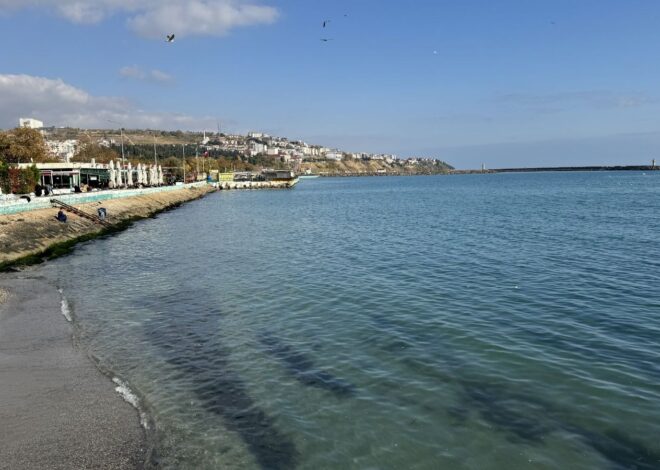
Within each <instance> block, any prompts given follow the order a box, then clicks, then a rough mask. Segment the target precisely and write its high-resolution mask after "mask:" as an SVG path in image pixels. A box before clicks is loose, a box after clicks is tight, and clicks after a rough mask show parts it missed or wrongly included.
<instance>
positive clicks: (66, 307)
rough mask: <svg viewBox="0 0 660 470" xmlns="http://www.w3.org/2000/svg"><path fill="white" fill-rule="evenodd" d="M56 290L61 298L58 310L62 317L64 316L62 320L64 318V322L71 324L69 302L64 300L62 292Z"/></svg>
mask: <svg viewBox="0 0 660 470" xmlns="http://www.w3.org/2000/svg"><path fill="white" fill-rule="evenodd" d="M57 290H58V291H59V293H60V296H61V298H62V300H61V308H60V310H61V312H62V315H64V318H66V320H67V321H68V322H71V321H72V320H71V309H70V308H69V302H68V301H67V300H66V297H64V291H62V289H57Z"/></svg>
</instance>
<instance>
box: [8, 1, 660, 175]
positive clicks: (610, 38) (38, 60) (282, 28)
mask: <svg viewBox="0 0 660 470" xmlns="http://www.w3.org/2000/svg"><path fill="white" fill-rule="evenodd" d="M324 20H330V22H329V23H328V24H327V27H326V28H322V26H321V23H322V22H323V21H324ZM170 32H174V33H175V34H177V39H176V40H175V42H174V43H172V44H167V43H166V42H165V41H164V36H165V34H168V33H170ZM321 38H329V39H331V40H330V41H328V42H322V41H320V39H321ZM0 44H2V46H0V54H1V57H2V60H0V103H1V102H4V103H5V104H4V105H0V127H4V128H7V127H10V126H14V125H15V123H16V122H17V119H18V117H21V116H25V115H30V116H32V117H36V118H42V119H43V120H44V121H45V122H46V123H47V124H50V125H75V126H83V127H85V126H87V127H99V126H101V127H116V126H115V125H114V124H111V123H109V122H108V121H121V122H122V123H124V125H125V126H126V127H158V128H167V129H176V128H182V129H198V130H202V129H204V128H206V129H209V130H214V129H215V127H216V124H215V123H216V121H219V122H220V124H221V127H222V129H223V131H228V132H241V133H244V132H247V131H250V130H256V131H264V132H268V133H272V134H275V135H282V136H287V137H290V138H300V139H304V140H306V141H308V142H310V143H316V144H322V145H327V146H332V147H339V148H342V149H344V150H348V151H367V152H383V153H396V154H398V155H400V156H410V155H427V156H433V157H437V158H441V159H443V160H445V161H448V162H449V163H451V164H453V165H454V166H456V167H458V168H476V167H479V166H480V165H481V163H484V164H485V165H486V166H487V167H489V168H496V167H506V166H556V165H590V164H647V163H649V162H650V160H651V158H654V157H655V156H656V154H657V155H658V156H660V151H659V150H660V129H659V128H658V119H657V118H658V111H660V80H659V78H660V56H659V54H658V46H659V45H660V2H657V1H651V0H648V1H641V0H580V1H575V0H572V1H568V0H534V1H529V0H517V1H514V0H498V1H495V0H489V1H487V0H461V1H458V0H454V1H442V0H437V1H430V0H429V1H426V0H421V1H414V0H413V1H408V2H403V1H382V0H381V1H373V0H353V1H341V0H340V1H336V0H335V1H329V0H323V1H321V0H280V1H270V2H269V1H267V0H263V1H262V0H253V1H247V0H246V1H242V0H194V1H184V0H160V1H158V2H156V1H155V0H134V1H129V0H99V1H96V2H93V1H88V2H80V1H78V0H58V1H55V0H20V1H19V0H0ZM659 159H660V158H659Z"/></svg>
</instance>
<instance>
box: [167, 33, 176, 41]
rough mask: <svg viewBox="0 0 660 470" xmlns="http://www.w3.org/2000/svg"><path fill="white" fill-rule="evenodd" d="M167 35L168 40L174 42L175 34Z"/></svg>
mask: <svg viewBox="0 0 660 470" xmlns="http://www.w3.org/2000/svg"><path fill="white" fill-rule="evenodd" d="M166 37H167V42H174V34H168V35H167V36H166Z"/></svg>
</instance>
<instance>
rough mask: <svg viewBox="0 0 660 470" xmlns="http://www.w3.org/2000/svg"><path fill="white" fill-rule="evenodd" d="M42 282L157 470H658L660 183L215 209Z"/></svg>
mask: <svg viewBox="0 0 660 470" xmlns="http://www.w3.org/2000/svg"><path fill="white" fill-rule="evenodd" d="M39 272H40V273H43V274H44V275H45V276H46V277H47V278H48V279H50V280H52V281H53V282H55V283H57V285H58V286H59V287H60V288H61V289H62V290H63V292H64V295H65V296H66V297H67V298H68V301H69V303H70V305H71V310H72V314H73V316H74V320H75V322H76V324H77V327H78V329H79V331H80V338H81V341H82V343H83V344H84V345H85V346H86V347H88V348H89V349H90V351H91V353H92V354H93V355H95V356H96V357H97V358H98V359H99V361H100V363H101V364H102V366H103V367H106V368H108V369H109V370H110V371H112V372H113V374H114V375H115V376H117V377H119V378H121V379H122V380H124V381H126V382H127V383H128V384H129V385H130V387H131V388H132V389H133V390H134V392H135V393H136V395H138V396H139V397H140V400H141V406H142V407H143V408H144V409H145V410H146V411H147V412H148V413H149V415H150V416H151V417H152V420H153V422H152V431H153V432H154V435H155V442H156V454H155V458H156V459H157V461H158V463H159V464H160V465H161V466H162V467H163V468H172V469H175V468H176V469H179V468H182V469H204V468H207V469H216V468H227V469H233V468H247V469H252V468H255V469H258V468H263V469H292V468H300V469H310V470H311V469H319V468H328V469H402V468H406V469H516V468H527V467H529V468H541V469H568V468H570V469H623V468H630V469H657V468H660V438H659V437H658V436H660V172H658V173H647V174H643V173H638V172H621V173H610V172H605V173H536V174H499V175H465V176H445V177H441V176H439V177H407V178H405V177H403V178H393V177H388V178H362V179H360V178H357V179H353V178H347V179H321V178H320V179H316V180H303V181H301V182H300V183H299V185H298V186H297V187H296V188H294V189H293V190H290V191H244V192H222V193H216V194H213V195H211V196H209V197H206V198H204V199H202V200H200V201H196V202H193V203H190V204H187V205H185V206H183V207H181V208H180V209H177V210H175V211H171V212H167V213H164V214H161V215H159V216H158V217H157V218H155V219H152V220H147V221H143V222H139V223H137V224H135V226H134V227H133V228H131V229H129V230H128V231H125V232H123V233H120V234H118V235H116V236H113V237H111V238H107V239H102V240H96V241H93V242H90V243H86V244H84V245H82V246H80V247H79V248H78V249H76V251H75V253H74V254H73V255H72V256H68V257H65V258H61V259H59V260H56V261H54V262H52V263H49V264H47V265H46V266H44V267H41V268H39Z"/></svg>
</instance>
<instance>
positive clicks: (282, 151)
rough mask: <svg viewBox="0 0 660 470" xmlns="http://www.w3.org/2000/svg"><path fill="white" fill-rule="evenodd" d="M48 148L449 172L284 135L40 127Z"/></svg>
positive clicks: (353, 170)
mask: <svg viewBox="0 0 660 470" xmlns="http://www.w3.org/2000/svg"><path fill="white" fill-rule="evenodd" d="M42 133H43V135H44V138H45V139H46V142H47V144H48V146H49V148H51V149H53V150H54V152H55V153H57V154H58V155H59V156H60V158H62V159H64V160H66V159H75V160H78V161H86V160H89V159H91V158H95V159H96V161H105V160H109V159H112V158H118V157H120V156H121V155H122V147H123V155H124V158H127V159H130V160H134V161H140V160H143V161H151V160H153V159H154V155H156V157H157V158H159V159H161V160H162V159H167V158H183V157H184V156H185V157H186V159H187V160H188V161H189V159H191V158H195V157H198V158H205V160H206V161H207V162H209V165H210V166H211V168H214V169H219V170H236V171H240V170H253V169H257V168H287V169H293V170H294V171H297V172H299V173H303V172H312V173H319V174H324V175H346V174H353V175H360V174H433V173H443V172H447V171H449V170H451V169H452V167H451V166H450V165H448V164H447V163H445V162H443V161H440V160H437V159H435V158H430V157H409V158H400V157H397V156H396V155H387V154H372V153H364V152H349V151H345V150H341V149H336V148H328V147H324V146H322V145H316V144H308V143H306V142H303V141H300V140H291V139H288V138H286V137H276V136H270V135H267V134H263V133H257V132H251V133H249V134H247V135H238V134H224V133H205V132H184V131H159V130H136V129H131V130H128V129H125V130H123V131H122V130H119V129H76V128H43V129H42Z"/></svg>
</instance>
